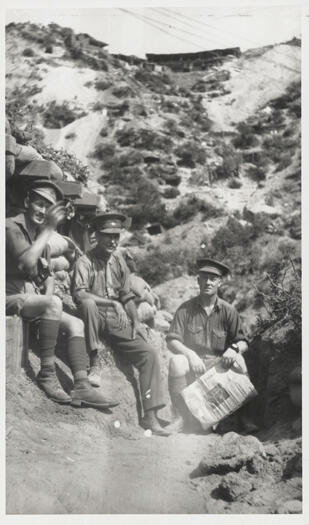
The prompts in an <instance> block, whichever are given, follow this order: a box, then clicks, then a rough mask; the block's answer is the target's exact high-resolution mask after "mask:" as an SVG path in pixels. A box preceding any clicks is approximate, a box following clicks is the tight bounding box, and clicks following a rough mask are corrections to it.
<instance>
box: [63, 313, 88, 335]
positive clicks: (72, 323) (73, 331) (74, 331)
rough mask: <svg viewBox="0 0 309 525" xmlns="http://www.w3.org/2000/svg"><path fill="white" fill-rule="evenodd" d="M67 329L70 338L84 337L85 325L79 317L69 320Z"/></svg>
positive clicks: (72, 317)
mask: <svg viewBox="0 0 309 525" xmlns="http://www.w3.org/2000/svg"><path fill="white" fill-rule="evenodd" d="M66 329H67V335H68V336H69V337H84V333H85V332H84V323H83V321H82V320H81V319H78V317H74V316H73V315H71V316H70V317H69V318H68V321H67V326H66Z"/></svg>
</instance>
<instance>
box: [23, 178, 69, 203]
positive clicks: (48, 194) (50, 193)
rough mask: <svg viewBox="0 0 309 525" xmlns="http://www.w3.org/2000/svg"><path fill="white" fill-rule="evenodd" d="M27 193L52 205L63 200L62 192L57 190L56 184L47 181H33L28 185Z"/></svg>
mask: <svg viewBox="0 0 309 525" xmlns="http://www.w3.org/2000/svg"><path fill="white" fill-rule="evenodd" d="M29 191H30V192H31V193H32V192H33V193H36V194H38V195H40V196H41V197H44V199H46V200H47V201H49V202H51V203H52V204H56V202H58V201H61V200H62V199H63V192H62V190H61V189H60V188H59V186H57V184H55V183H54V182H52V181H51V180H48V179H41V180H40V179H39V180H36V181H33V182H32V183H31V184H30V187H29Z"/></svg>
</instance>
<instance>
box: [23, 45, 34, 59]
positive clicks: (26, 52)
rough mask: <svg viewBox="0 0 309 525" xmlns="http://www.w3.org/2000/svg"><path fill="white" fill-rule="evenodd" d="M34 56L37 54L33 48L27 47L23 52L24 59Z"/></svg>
mask: <svg viewBox="0 0 309 525" xmlns="http://www.w3.org/2000/svg"><path fill="white" fill-rule="evenodd" d="M34 55H35V52H34V51H33V49H32V48H31V47H25V49H24V50H23V56H24V57H34Z"/></svg>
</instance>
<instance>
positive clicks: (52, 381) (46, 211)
mask: <svg viewBox="0 0 309 525" xmlns="http://www.w3.org/2000/svg"><path fill="white" fill-rule="evenodd" d="M62 197H63V195H62V192H61V190H60V188H59V187H58V186H56V185H55V184H54V183H52V182H51V181H49V180H38V181H36V182H33V183H32V185H31V189H30V191H29V192H28V194H27V196H26V198H25V203H24V205H25V211H24V212H23V213H20V214H19V215H17V216H15V217H11V218H9V219H7V220H6V313H7V315H14V314H17V315H20V316H21V317H22V318H23V319H24V320H26V321H33V320H39V347H40V360H41V369H40V372H39V374H38V376H37V382H38V385H39V386H40V387H41V389H42V390H43V391H44V392H45V393H46V394H47V396H48V397H50V398H51V399H52V400H53V401H56V402H57V403H63V404H69V403H71V404H72V405H74V406H82V405H85V406H91V407H94V408H107V407H112V406H115V405H117V403H115V402H114V401H112V400H109V399H106V398H105V397H104V396H103V395H102V394H101V393H100V392H99V391H96V390H95V389H94V388H92V386H91V385H90V383H89V381H88V378H87V371H86V367H87V353H86V348H85V339H84V325H83V322H82V321H81V320H80V319H78V318H76V317H73V316H71V315H69V314H67V313H65V312H63V311H62V303H61V300H60V299H59V298H58V297H57V296H55V295H54V294H53V288H54V278H53V276H52V275H50V272H49V271H48V265H47V260H46V258H47V249H46V247H47V243H48V240H49V239H50V237H51V235H52V234H53V232H54V231H55V230H56V227H57V225H58V223H60V222H61V221H62V220H63V219H64V216H65V212H64V207H63V206H62V203H61V202H59V203H57V201H59V200H61V198H62ZM59 330H61V331H64V332H65V333H66V334H67V337H68V344H67V357H68V361H69V363H70V366H71V369H72V373H73V377H74V388H73V390H72V392H71V395H68V394H67V393H66V392H65V391H64V390H63V389H62V387H61V385H60V383H59V381H58V379H57V376H56V372H55V346H56V342H57V337H58V333H59Z"/></svg>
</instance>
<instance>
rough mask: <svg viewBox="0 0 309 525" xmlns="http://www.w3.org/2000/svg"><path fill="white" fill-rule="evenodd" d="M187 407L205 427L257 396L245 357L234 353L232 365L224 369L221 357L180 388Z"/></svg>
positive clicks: (210, 425) (217, 421) (215, 422)
mask: <svg viewBox="0 0 309 525" xmlns="http://www.w3.org/2000/svg"><path fill="white" fill-rule="evenodd" d="M181 394H182V397H183V398H184V400H185V403H186V405H187V407H188V408H189V410H190V412H191V413H192V414H193V416H194V417H196V419H198V420H199V422H200V424H201V426H202V428H203V429H204V430H207V429H208V428H210V427H212V426H213V425H215V424H217V423H219V421H221V420H222V419H223V418H225V417H226V416H228V415H229V414H232V413H233V412H235V410H237V409H238V408H239V407H240V406H241V405H243V404H244V403H245V402H246V401H248V400H249V399H251V398H252V397H254V396H256V395H257V391H256V390H255V388H254V386H253V385H252V383H251V381H250V379H249V375H248V372H247V368H246V364H245V361H244V358H243V357H242V356H241V355H239V356H237V362H236V363H235V364H234V365H233V367H231V368H229V369H226V368H223V366H222V364H221V360H219V361H218V362H217V363H216V364H215V365H214V366H212V367H211V368H210V369H209V370H207V372H205V374H203V375H202V376H201V377H199V378H198V379H197V380H196V381H194V383H192V384H191V385H189V386H188V387H187V388H185V389H184V390H183V391H182V393H181Z"/></svg>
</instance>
